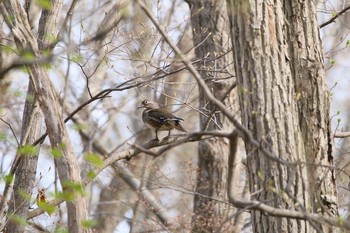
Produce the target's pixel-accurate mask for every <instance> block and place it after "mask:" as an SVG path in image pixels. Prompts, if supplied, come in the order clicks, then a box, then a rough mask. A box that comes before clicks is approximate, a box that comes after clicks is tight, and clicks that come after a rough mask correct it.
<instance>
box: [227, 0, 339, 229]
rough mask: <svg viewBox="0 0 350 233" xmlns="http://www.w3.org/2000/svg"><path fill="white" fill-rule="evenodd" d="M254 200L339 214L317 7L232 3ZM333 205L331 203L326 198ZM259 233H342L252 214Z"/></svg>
mask: <svg viewBox="0 0 350 233" xmlns="http://www.w3.org/2000/svg"><path fill="white" fill-rule="evenodd" d="M228 3H229V5H228V7H229V8H228V9H229V13H230V20H231V26H232V27H231V32H232V41H233V49H234V57H235V67H236V74H237V82H238V87H239V90H240V92H239V97H240V105H241V112H242V123H243V125H244V126H245V127H246V128H248V129H249V130H250V131H251V132H252V135H254V137H255V138H256V139H257V140H258V141H260V142H261V147H263V148H268V149H269V150H271V151H272V152H274V153H275V154H276V155H277V156H278V157H279V158H280V159H283V160H285V161H291V162H295V164H294V165H290V164H287V163H280V162H275V161H272V160H270V159H268V158H267V157H266V156H265V155H264V154H263V153H262V151H261V150H257V149H256V148H254V147H253V146H250V145H247V146H246V150H247V164H248V173H249V182H250V191H251V193H253V194H254V195H253V196H252V198H253V199H256V200H259V201H261V202H265V203H268V204H270V205H273V206H275V207H278V208H285V209H290V210H299V211H310V212H314V213H316V212H323V213H325V214H328V215H331V216H336V214H337V207H336V206H331V205H330V204H329V203H327V201H326V200H325V196H327V197H328V198H333V197H335V193H336V188H335V182H334V176H333V157H332V156H333V155H332V144H331V140H330V128H329V91H328V88H327V85H326V84H325V72H324V68H323V58H322V52H321V47H320V39H319V34H318V26H317V21H316V16H315V9H314V6H313V3H312V1H310V0H307V1H293V0H287V1H274V2H267V1H257V0H255V1H241V0H230V1H228ZM328 200H329V199H328ZM252 224H253V231H254V232H315V231H322V232H331V231H337V230H333V229H330V228H327V227H326V226H324V225H319V224H316V223H314V222H313V221H302V220H295V219H288V218H276V217H271V216H268V215H265V214H264V213H261V212H259V211H253V212H252Z"/></svg>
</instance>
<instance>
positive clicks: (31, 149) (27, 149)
mask: <svg viewBox="0 0 350 233" xmlns="http://www.w3.org/2000/svg"><path fill="white" fill-rule="evenodd" d="M18 153H19V154H20V155H29V156H36V155H37V154H38V153H39V149H38V148H37V147H36V146H32V145H29V144H26V145H24V146H22V147H20V148H19V149H18Z"/></svg>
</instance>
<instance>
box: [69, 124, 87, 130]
mask: <svg viewBox="0 0 350 233" xmlns="http://www.w3.org/2000/svg"><path fill="white" fill-rule="evenodd" d="M70 127H71V128H72V129H74V130H76V131H78V132H79V131H82V130H84V129H87V128H88V126H87V125H86V124H73V125H71V126H70Z"/></svg>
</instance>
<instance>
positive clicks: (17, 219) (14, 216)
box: [10, 214, 28, 226]
mask: <svg viewBox="0 0 350 233" xmlns="http://www.w3.org/2000/svg"><path fill="white" fill-rule="evenodd" d="M10 221H12V222H15V223H17V224H20V225H23V226H27V225H28V223H27V220H26V219H24V218H22V217H20V216H18V215H17V214H11V215H10Z"/></svg>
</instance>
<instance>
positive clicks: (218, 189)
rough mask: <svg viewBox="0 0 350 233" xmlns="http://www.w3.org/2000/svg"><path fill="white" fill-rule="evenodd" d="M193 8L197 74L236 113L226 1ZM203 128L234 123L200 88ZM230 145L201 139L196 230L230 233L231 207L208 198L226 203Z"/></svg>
mask: <svg viewBox="0 0 350 233" xmlns="http://www.w3.org/2000/svg"><path fill="white" fill-rule="evenodd" d="M187 2H188V3H189V5H190V8H191V23H192V30H193V39H194V45H195V53H196V58H197V59H202V60H201V62H200V63H199V66H198V70H199V73H200V75H201V77H202V78H203V79H204V80H205V81H206V84H207V85H208V86H209V88H210V89H211V90H212V92H213V94H214V96H215V97H216V98H218V99H224V103H225V104H226V106H227V107H228V108H229V107H230V108H232V111H234V112H235V113H237V112H238V111H237V109H238V103H237V102H238V101H236V93H235V90H233V87H234V85H235V78H234V75H233V73H234V67H233V57H232V53H231V52H230V50H231V41H230V35H229V33H228V32H229V20H228V15H227V9H226V2H225V1H217V0H202V1H197V0H194V1H187ZM199 109H200V110H201V111H202V112H201V114H200V128H201V130H203V131H204V130H209V131H213V130H221V129H223V130H231V129H232V128H233V125H232V123H230V122H229V121H228V120H227V119H225V118H224V117H223V115H222V114H221V113H220V112H219V111H217V110H216V108H215V106H214V105H213V104H212V103H211V102H210V101H209V100H208V99H207V97H206V95H205V93H204V92H203V90H202V89H201V88H200V89H199ZM228 153H229V145H228V142H227V141H226V139H224V138H211V139H208V140H201V141H200V142H199V146H198V156H199V158H198V169H199V171H198V178H197V186H196V192H198V193H200V194H201V195H195V199H194V215H193V219H192V223H193V230H194V231H196V232H197V231H199V232H203V231H205V232H219V231H220V232H224V231H227V230H228V229H230V231H231V232H232V230H233V226H234V218H233V217H232V214H233V213H234V209H233V208H232V206H230V205H227V204H224V203H219V202H217V201H213V200H211V199H210V197H213V198H218V199H220V200H223V201H227V200H228V199H227V195H226V194H227V192H226V190H227V188H228V186H227V183H226V181H227V166H228Z"/></svg>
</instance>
